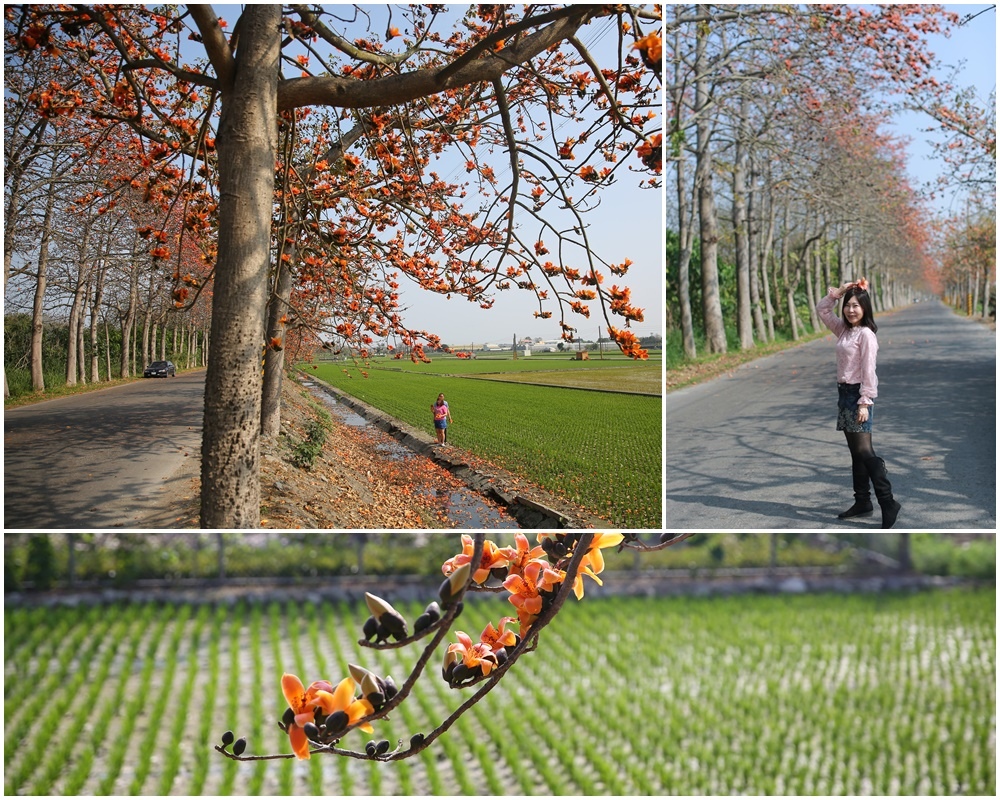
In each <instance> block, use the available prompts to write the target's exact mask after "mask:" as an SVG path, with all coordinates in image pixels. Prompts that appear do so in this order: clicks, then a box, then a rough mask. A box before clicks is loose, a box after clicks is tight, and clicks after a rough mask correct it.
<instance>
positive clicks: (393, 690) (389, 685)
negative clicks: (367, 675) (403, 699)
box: [379, 675, 399, 702]
mask: <svg viewBox="0 0 1000 800" xmlns="http://www.w3.org/2000/svg"><path fill="white" fill-rule="evenodd" d="M379 683H380V684H382V693H383V694H384V695H385V700H386V702H389V701H390V700H392V698H394V697H395V696H396V694H397V693H398V692H399V688H398V687H397V686H396V681H394V680H393V679H392V677H391V676H389V675H386V676H385V677H384V678H380V679H379Z"/></svg>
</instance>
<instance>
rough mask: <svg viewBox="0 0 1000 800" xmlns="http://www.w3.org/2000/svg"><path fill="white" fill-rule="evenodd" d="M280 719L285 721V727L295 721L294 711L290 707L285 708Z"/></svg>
mask: <svg viewBox="0 0 1000 800" xmlns="http://www.w3.org/2000/svg"><path fill="white" fill-rule="evenodd" d="M281 721H282V722H283V723H285V727H286V728H287V727H288V726H289V725H291V724H292V723H293V722H295V712H294V711H292V709H290V708H286V709H285V713H284V714H282V715H281Z"/></svg>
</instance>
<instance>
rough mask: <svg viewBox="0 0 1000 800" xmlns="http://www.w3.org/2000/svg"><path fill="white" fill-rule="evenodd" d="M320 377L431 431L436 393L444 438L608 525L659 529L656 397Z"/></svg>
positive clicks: (328, 373)
mask: <svg viewBox="0 0 1000 800" xmlns="http://www.w3.org/2000/svg"><path fill="white" fill-rule="evenodd" d="M316 374H317V376H318V377H320V378H321V379H323V380H325V381H327V382H329V383H331V384H332V385H334V386H337V387H338V388H340V389H342V390H343V391H345V392H347V393H349V394H351V395H352V396H354V397H357V398H359V399H361V400H363V401H364V402H366V403H369V404H371V405H373V406H375V407H376V408H379V409H381V410H383V411H385V412H386V413H387V414H389V415H391V416H393V417H395V418H397V419H400V420H402V421H403V422H406V423H407V424H409V425H412V426H414V427H416V428H418V429H423V430H425V431H426V432H427V433H432V432H433V429H432V423H431V415H430V411H429V407H430V404H431V402H432V401H433V398H434V397H436V396H437V394H438V393H439V392H445V394H446V396H447V397H448V402H449V404H450V406H451V408H452V413H453V415H454V417H455V424H454V426H453V428H452V430H451V433H450V434H449V435H450V437H451V438H452V440H453V442H454V444H455V445H456V446H458V447H461V448H463V449H465V450H468V451H469V452H471V453H473V454H474V455H476V456H479V457H481V458H485V459H487V460H489V461H492V462H494V463H496V464H498V465H500V466H502V467H505V468H507V469H509V470H511V471H513V472H515V473H517V474H520V475H523V476H524V477H525V478H527V479H528V480H530V481H533V482H535V483H537V484H539V485H541V486H543V487H545V488H546V489H549V490H550V491H553V492H555V493H557V494H560V495H562V496H564V497H566V498H567V499H569V500H572V501H573V502H576V503H578V504H580V505H582V506H583V507H585V508H588V509H591V510H592V511H594V512H596V513H598V514H601V515H603V516H605V517H607V518H609V519H610V520H612V522H613V523H614V524H615V525H619V526H622V527H626V528H650V527H658V526H659V525H660V509H661V480H660V477H661V454H662V449H663V448H662V435H661V432H662V425H661V407H660V399H659V398H658V397H640V396H634V395H623V394H614V393H607V392H583V391H577V390H573V389H561V388H554V387H538V386H523V385H516V384H501V383H493V382H490V383H486V382H482V381H472V380H467V379H464V378H449V377H441V376H427V375H413V374H405V373H394V372H388V371H385V370H378V371H373V372H372V373H370V376H369V377H368V378H366V379H363V378H348V377H346V376H345V375H344V374H343V373H342V372H341V371H340V369H339V368H337V367H333V366H331V365H322V366H321V367H320V369H319V371H318V372H317V373H316Z"/></svg>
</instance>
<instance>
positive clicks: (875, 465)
mask: <svg viewBox="0 0 1000 800" xmlns="http://www.w3.org/2000/svg"><path fill="white" fill-rule="evenodd" d="M865 467H866V468H867V470H868V477H870V478H871V481H872V486H874V487H875V499H876V500H878V504H879V505H880V506H881V507H882V527H883V528H891V527H892V526H893V525H895V524H896V517H897V515H898V514H899V509H900V508H901V506H900V505H899V503H897V502H896V500H895V499H894V498H893V496H892V484H891V483H889V478H888V477H887V473H886V469H885V462H884V461H883V460H882V459H881V458H879V457H878V456H875V457H874V458H866V459H865Z"/></svg>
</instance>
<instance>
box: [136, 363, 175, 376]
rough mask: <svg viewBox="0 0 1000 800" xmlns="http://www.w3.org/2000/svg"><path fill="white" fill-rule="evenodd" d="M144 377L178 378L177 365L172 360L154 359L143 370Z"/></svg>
mask: <svg viewBox="0 0 1000 800" xmlns="http://www.w3.org/2000/svg"><path fill="white" fill-rule="evenodd" d="M142 377H144V378H176V377H177V367H175V366H174V364H173V362H172V361H154V362H153V363H152V364H150V365H149V366H148V367H146V369H144V370H143V371H142Z"/></svg>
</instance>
